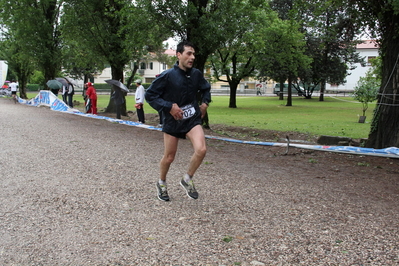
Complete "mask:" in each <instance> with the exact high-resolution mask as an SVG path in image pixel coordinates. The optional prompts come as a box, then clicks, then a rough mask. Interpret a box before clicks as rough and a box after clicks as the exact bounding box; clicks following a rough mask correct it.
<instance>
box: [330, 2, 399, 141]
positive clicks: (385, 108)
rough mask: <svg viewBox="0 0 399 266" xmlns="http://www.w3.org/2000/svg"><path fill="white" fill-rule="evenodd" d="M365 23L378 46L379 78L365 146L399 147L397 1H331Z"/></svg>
mask: <svg viewBox="0 0 399 266" xmlns="http://www.w3.org/2000/svg"><path fill="white" fill-rule="evenodd" d="M333 2H335V3H338V4H340V5H346V6H347V10H348V14H349V15H351V16H352V19H353V20H356V21H357V22H358V23H364V24H363V26H364V27H365V28H368V31H369V32H370V33H371V37H375V38H376V39H377V42H378V44H379V47H380V56H381V61H382V80H381V86H380V89H379V94H378V99H377V106H376V108H375V109H374V115H373V120H372V122H371V128H370V133H369V137H368V141H367V142H366V147H370V148H376V149H380V148H387V147H392V146H396V147H399V108H398V106H399V67H398V62H399V56H398V55H399V45H398V42H399V23H397V22H398V21H399V1H397V0H379V1H374V0H364V1H363V0H362V1H361V0H346V1H344V0H334V1H333Z"/></svg>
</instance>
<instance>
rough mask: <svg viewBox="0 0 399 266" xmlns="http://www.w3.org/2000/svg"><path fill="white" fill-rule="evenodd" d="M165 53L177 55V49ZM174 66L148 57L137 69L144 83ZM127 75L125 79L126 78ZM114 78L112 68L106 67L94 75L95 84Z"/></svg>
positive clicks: (149, 81)
mask: <svg viewBox="0 0 399 266" xmlns="http://www.w3.org/2000/svg"><path fill="white" fill-rule="evenodd" d="M165 54H167V55H170V56H174V55H176V51H175V50H171V49H167V50H165ZM171 67H172V66H168V65H167V64H165V63H160V62H158V61H157V60H155V57H154V60H151V59H146V60H145V61H143V62H141V63H140V66H139V69H138V70H137V74H139V75H140V76H141V77H142V81H143V83H151V82H152V81H153V80H154V79H155V77H156V75H158V74H160V73H162V72H163V71H165V70H167V69H169V68H171ZM126 78H127V77H126V76H125V80H126ZM107 79H112V75H111V68H110V67H107V68H105V69H104V70H103V71H102V73H101V74H100V75H97V76H95V77H94V84H96V83H97V84H98V83H106V82H105V80H107Z"/></svg>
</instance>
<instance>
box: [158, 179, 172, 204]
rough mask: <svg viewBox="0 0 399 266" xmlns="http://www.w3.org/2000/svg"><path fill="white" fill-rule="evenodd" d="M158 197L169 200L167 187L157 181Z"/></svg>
mask: <svg viewBox="0 0 399 266" xmlns="http://www.w3.org/2000/svg"><path fill="white" fill-rule="evenodd" d="M157 191H158V199H160V200H162V201H169V195H168V189H167V188H166V186H165V185H160V184H159V182H157Z"/></svg>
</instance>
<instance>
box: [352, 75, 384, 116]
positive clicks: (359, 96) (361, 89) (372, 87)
mask: <svg viewBox="0 0 399 266" xmlns="http://www.w3.org/2000/svg"><path fill="white" fill-rule="evenodd" d="M380 85H381V81H380V80H378V79H377V77H375V76H374V75H372V74H371V72H368V73H367V74H366V76H365V77H360V79H359V81H358V83H357V85H356V87H355V91H354V92H353V98H354V99H355V100H357V101H359V102H360V103H361V104H362V112H363V117H364V116H366V111H367V109H368V103H371V102H373V101H375V100H377V95H378V89H379V87H380Z"/></svg>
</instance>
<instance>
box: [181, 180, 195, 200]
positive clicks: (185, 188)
mask: <svg viewBox="0 0 399 266" xmlns="http://www.w3.org/2000/svg"><path fill="white" fill-rule="evenodd" d="M180 186H182V188H184V191H186V195H187V196H188V197H189V198H190V199H198V197H196V198H194V197H191V196H190V195H189V194H188V191H187V189H186V187H185V186H184V185H183V184H182V183H181V182H180Z"/></svg>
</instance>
